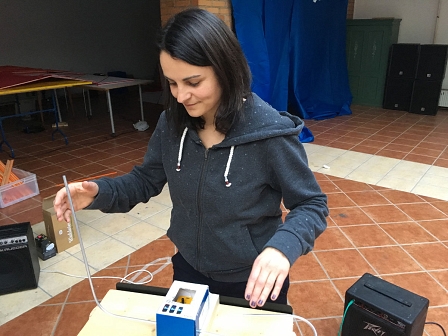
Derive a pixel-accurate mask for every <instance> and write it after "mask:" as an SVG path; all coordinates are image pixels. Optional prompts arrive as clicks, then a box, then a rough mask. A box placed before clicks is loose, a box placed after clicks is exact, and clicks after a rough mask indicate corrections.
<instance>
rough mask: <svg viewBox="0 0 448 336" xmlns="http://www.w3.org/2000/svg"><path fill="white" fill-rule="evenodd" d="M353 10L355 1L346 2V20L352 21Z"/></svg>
mask: <svg viewBox="0 0 448 336" xmlns="http://www.w3.org/2000/svg"><path fill="white" fill-rule="evenodd" d="M354 9H355V0H348V8H347V19H353V11H354Z"/></svg>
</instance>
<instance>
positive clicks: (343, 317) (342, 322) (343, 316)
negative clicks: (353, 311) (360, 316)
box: [338, 300, 355, 336]
mask: <svg viewBox="0 0 448 336" xmlns="http://www.w3.org/2000/svg"><path fill="white" fill-rule="evenodd" d="M354 302H355V300H351V301H350V302H349V303H348V305H347V307H346V308H345V311H344V315H342V321H341V326H340V327H339V332H338V336H341V332H342V326H343V325H344V320H345V316H346V315H347V311H348V308H350V306H351V305H352V304H353V303H354Z"/></svg>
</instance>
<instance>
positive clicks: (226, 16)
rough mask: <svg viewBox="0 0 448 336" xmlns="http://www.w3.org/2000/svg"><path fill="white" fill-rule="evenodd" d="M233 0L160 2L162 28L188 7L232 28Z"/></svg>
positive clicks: (350, 1) (350, 10)
mask: <svg viewBox="0 0 448 336" xmlns="http://www.w3.org/2000/svg"><path fill="white" fill-rule="evenodd" d="M230 1H231V0H160V18H161V21H162V26H163V25H164V24H165V23H166V21H168V19H169V18H170V17H171V16H172V15H174V14H176V13H178V12H180V11H181V10H183V9H186V8H188V7H192V6H197V7H200V8H203V9H206V10H208V11H210V12H212V13H214V14H216V15H217V16H219V17H220V18H221V19H222V20H223V21H224V22H225V23H226V24H227V25H228V26H229V27H232V11H231V5H230ZM354 7H355V0H348V8H347V18H348V19H353V10H354Z"/></svg>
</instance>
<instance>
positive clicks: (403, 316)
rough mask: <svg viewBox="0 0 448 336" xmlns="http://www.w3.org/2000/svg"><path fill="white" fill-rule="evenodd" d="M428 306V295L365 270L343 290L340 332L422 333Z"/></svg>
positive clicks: (368, 335)
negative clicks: (342, 315) (407, 288)
mask: <svg viewBox="0 0 448 336" xmlns="http://www.w3.org/2000/svg"><path fill="white" fill-rule="evenodd" d="M428 306H429V300H428V299H426V298H424V297H422V296H419V295H417V294H414V293H412V292H410V291H408V290H406V289H403V288H401V287H398V286H396V285H394V284H391V283H389V282H387V281H385V280H382V279H380V278H378V277H375V276H373V275H372V274H369V273H366V274H364V275H363V276H362V277H361V278H360V279H359V280H358V281H357V282H355V283H354V284H353V285H352V286H351V287H350V288H349V289H348V290H347V291H346V292H345V305H344V312H345V317H344V319H343V325H342V333H341V335H342V336H422V335H423V329H424V327H425V321H426V313H427V312H428ZM347 307H348V308H347Z"/></svg>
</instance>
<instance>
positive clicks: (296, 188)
mask: <svg viewBox="0 0 448 336" xmlns="http://www.w3.org/2000/svg"><path fill="white" fill-rule="evenodd" d="M267 161H268V162H267V165H268V170H269V171H270V174H271V175H270V176H272V179H271V180H272V187H273V188H274V189H277V190H281V192H282V197H283V204H284V205H285V207H286V208H287V209H288V210H289V211H290V212H289V213H288V215H287V216H286V219H285V221H284V223H283V224H282V225H280V226H279V228H278V229H277V231H276V233H275V234H274V236H273V237H272V238H271V239H270V240H269V241H268V242H267V244H266V245H265V247H273V248H276V249H278V250H279V251H281V252H282V253H283V254H284V255H285V256H286V257H287V258H288V260H289V262H290V264H291V266H292V265H293V263H294V262H295V261H296V259H297V258H298V257H300V256H301V255H303V254H307V253H308V252H309V251H311V250H312V248H313V247H314V241H315V240H316V238H317V237H318V236H319V235H320V234H321V233H322V232H323V231H324V230H325V228H326V227H327V222H326V217H327V216H328V213H329V211H328V206H327V196H326V195H325V194H324V193H322V191H321V189H320V187H319V184H318V183H317V181H316V178H315V177H314V174H313V172H312V171H311V170H310V169H309V167H308V160H307V157H306V153H305V149H304V147H303V145H302V144H301V143H300V141H299V140H298V137H297V135H293V136H286V137H276V138H272V139H271V141H269V145H268V157H267Z"/></svg>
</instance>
